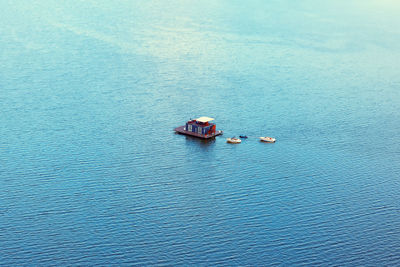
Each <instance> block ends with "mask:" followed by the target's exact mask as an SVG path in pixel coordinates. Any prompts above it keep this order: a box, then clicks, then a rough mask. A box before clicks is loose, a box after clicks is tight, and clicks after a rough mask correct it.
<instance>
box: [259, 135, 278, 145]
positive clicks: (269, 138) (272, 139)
mask: <svg viewBox="0 0 400 267" xmlns="http://www.w3.org/2000/svg"><path fill="white" fill-rule="evenodd" d="M260 141H262V142H266V143H275V141H276V139H275V138H272V137H268V136H262V137H260Z"/></svg>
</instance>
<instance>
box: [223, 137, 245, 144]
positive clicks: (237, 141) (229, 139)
mask: <svg viewBox="0 0 400 267" xmlns="http://www.w3.org/2000/svg"><path fill="white" fill-rule="evenodd" d="M226 142H227V143H231V144H240V143H241V142H242V140H240V139H239V138H236V137H231V138H227V139H226Z"/></svg>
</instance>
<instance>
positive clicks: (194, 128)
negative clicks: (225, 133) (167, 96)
mask: <svg viewBox="0 0 400 267" xmlns="http://www.w3.org/2000/svg"><path fill="white" fill-rule="evenodd" d="M213 120H214V119H213V118H209V117H200V118H198V119H194V120H192V119H191V120H189V121H188V122H186V124H185V125H183V126H180V127H178V128H175V132H177V133H180V134H186V135H190V136H194V137H199V138H203V139H208V138H212V137H215V136H217V135H221V134H222V131H217V130H216V125H215V123H211V121H213Z"/></svg>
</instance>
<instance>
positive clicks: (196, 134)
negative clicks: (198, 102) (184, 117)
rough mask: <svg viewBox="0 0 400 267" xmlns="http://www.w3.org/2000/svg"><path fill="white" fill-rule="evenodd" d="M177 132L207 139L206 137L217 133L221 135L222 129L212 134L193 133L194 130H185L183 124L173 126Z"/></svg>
mask: <svg viewBox="0 0 400 267" xmlns="http://www.w3.org/2000/svg"><path fill="white" fill-rule="evenodd" d="M174 131H175V132H177V133H180V134H186V135H190V136H194V137H198V138H203V139H208V138H213V137H215V136H217V135H221V134H222V131H216V132H215V133H212V134H198V133H194V132H189V131H186V130H185V126H180V127H178V128H175V130H174Z"/></svg>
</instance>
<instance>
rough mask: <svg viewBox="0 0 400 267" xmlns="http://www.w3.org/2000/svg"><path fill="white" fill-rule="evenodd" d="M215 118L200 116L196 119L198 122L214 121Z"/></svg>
mask: <svg viewBox="0 0 400 267" xmlns="http://www.w3.org/2000/svg"><path fill="white" fill-rule="evenodd" d="M213 120H214V119H213V118H210V117H200V118H198V119H196V121H198V122H209V121H213Z"/></svg>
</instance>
